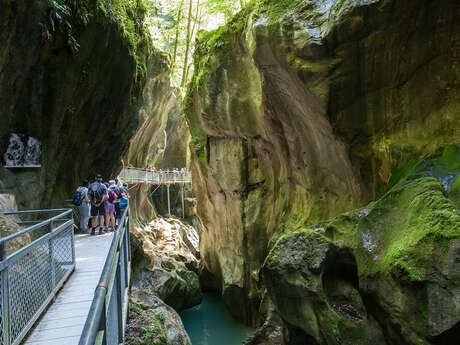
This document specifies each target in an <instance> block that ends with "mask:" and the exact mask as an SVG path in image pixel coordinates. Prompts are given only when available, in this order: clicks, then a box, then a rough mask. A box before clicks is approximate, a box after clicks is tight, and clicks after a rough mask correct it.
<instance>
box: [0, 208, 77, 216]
mask: <svg viewBox="0 0 460 345" xmlns="http://www.w3.org/2000/svg"><path fill="white" fill-rule="evenodd" d="M67 210H68V208H52V209H45V210H23V211H0V213H2V214H5V215H11V214H28V213H34V214H36V213H51V212H64V211H67Z"/></svg>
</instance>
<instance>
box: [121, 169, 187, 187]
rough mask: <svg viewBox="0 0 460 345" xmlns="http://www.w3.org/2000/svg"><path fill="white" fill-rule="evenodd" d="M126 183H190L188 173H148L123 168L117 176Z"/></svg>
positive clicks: (146, 171)
mask: <svg viewBox="0 0 460 345" xmlns="http://www.w3.org/2000/svg"><path fill="white" fill-rule="evenodd" d="M118 177H119V178H120V179H122V180H123V181H124V182H126V183H130V184H134V183H148V184H152V185H170V184H184V183H192V173H191V172H190V171H185V172H180V171H170V170H166V171H161V172H160V171H149V170H145V169H138V168H125V169H123V170H122V171H121V172H120V174H119V175H118Z"/></svg>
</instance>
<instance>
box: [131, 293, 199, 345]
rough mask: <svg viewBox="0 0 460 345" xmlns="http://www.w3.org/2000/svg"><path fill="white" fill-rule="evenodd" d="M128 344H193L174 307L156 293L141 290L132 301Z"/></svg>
mask: <svg viewBox="0 0 460 345" xmlns="http://www.w3.org/2000/svg"><path fill="white" fill-rule="evenodd" d="M126 344H127V345H141V344H149V345H191V342H190V338H189V337H188V335H187V332H186V331H185V329H184V326H183V324H182V321H181V319H180V317H179V315H178V314H177V312H176V311H174V309H172V308H171V307H169V306H168V305H166V304H165V303H164V302H163V301H162V300H161V299H159V298H158V297H156V296H154V295H148V296H145V297H144V296H142V293H141V292H139V293H138V294H135V295H134V296H133V297H132V299H131V301H130V310H129V322H128V326H127V330H126Z"/></svg>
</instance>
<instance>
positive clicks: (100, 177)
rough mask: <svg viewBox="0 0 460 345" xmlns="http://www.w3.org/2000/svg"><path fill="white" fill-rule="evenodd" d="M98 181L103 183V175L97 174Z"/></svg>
mask: <svg viewBox="0 0 460 345" xmlns="http://www.w3.org/2000/svg"><path fill="white" fill-rule="evenodd" d="M96 181H99V182H100V181H102V175H101V174H97V175H96Z"/></svg>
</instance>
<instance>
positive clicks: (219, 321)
mask: <svg viewBox="0 0 460 345" xmlns="http://www.w3.org/2000/svg"><path fill="white" fill-rule="evenodd" d="M180 316H181V318H182V321H183V323H184V326H185V330H186V331H187V333H188V335H189V336H190V340H191V341H192V345H239V344H241V343H242V342H243V341H244V340H245V339H246V338H247V337H248V336H249V335H250V334H252V333H253V332H254V330H252V329H250V328H247V327H246V326H244V325H243V324H241V323H239V322H237V321H235V320H234V319H233V318H232V317H231V315H230V313H229V312H228V311H227V309H226V308H225V306H224V303H223V302H222V299H221V297H220V296H219V295H218V294H217V293H211V292H209V293H205V294H204V297H203V302H202V303H201V304H200V305H198V306H196V307H193V308H190V309H187V310H184V311H183V312H182V313H181V314H180Z"/></svg>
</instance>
